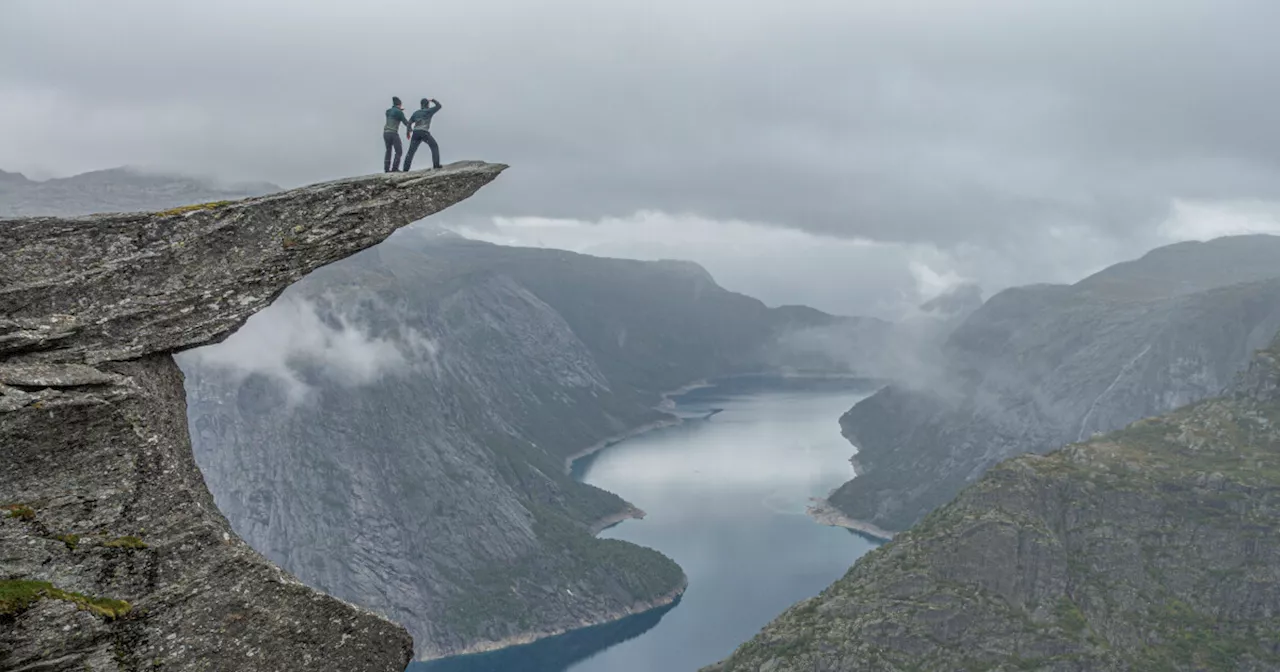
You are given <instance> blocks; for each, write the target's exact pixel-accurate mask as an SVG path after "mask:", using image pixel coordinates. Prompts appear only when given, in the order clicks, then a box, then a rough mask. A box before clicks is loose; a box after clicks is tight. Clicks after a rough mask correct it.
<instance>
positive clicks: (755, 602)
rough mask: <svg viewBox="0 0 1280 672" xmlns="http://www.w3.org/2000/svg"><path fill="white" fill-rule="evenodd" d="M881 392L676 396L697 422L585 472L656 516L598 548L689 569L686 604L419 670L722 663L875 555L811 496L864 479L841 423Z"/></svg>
mask: <svg viewBox="0 0 1280 672" xmlns="http://www.w3.org/2000/svg"><path fill="white" fill-rule="evenodd" d="M871 391H872V390H871V388H870V387H869V386H868V385H867V384H865V383H858V382H856V381H796V380H781V379H737V380H734V381H731V382H727V383H723V384H720V385H718V386H716V387H713V388H704V389H699V390H695V391H693V392H690V393H688V394H685V395H683V396H681V397H679V398H678V399H676V402H677V405H676V412H677V413H678V414H680V415H682V416H685V417H687V418H689V420H688V422H686V423H684V424H682V425H680V426H678V427H673V428H670V429H664V430H660V431H656V432H651V433H649V434H645V435H642V436H639V437H636V438H633V439H628V440H626V441H623V442H621V443H618V444H616V445H614V446H611V447H609V448H607V449H606V450H604V451H601V452H599V453H597V454H596V455H594V456H591V457H589V458H585V459H583V460H579V461H578V463H577V464H575V465H574V466H575V468H574V473H575V476H577V477H578V478H580V479H581V480H583V481H585V482H587V483H591V484H592V485H596V486H599V487H602V488H604V489H606V490H610V491H612V492H616V493H618V494H619V495H621V496H622V497H623V498H625V499H627V500H628V501H630V502H632V503H633V504H635V505H636V506H638V507H640V508H641V509H643V510H644V511H645V512H646V513H647V514H648V515H647V516H646V517H645V519H644V520H635V521H627V522H624V523H622V524H620V525H618V526H615V527H613V528H611V529H609V530H605V531H604V532H603V533H602V534H601V536H602V537H612V538H616V539H625V540H627V541H631V542H634V543H637V544H641V545H644V546H650V547H652V548H656V549H658V550H660V551H662V552H663V553H665V554H667V555H668V556H670V557H671V558H673V559H674V560H675V561H676V562H678V563H680V566H681V567H683V568H684V570H685V573H686V574H687V575H688V577H689V589H688V591H687V592H686V593H685V595H684V597H683V599H682V600H681V601H680V602H679V603H678V604H676V605H674V606H673V607H671V608H668V609H665V610H661V611H658V612H652V613H649V614H643V615H640V616H636V617H633V618H631V619H626V620H624V621H620V622H618V623H613V624H608V625H605V626H601V627H598V628H590V629H587V630H583V631H579V632H576V633H570V634H568V635H565V636H562V637H555V638H551V639H547V640H543V641H541V642H537V643H534V644H531V645H528V646H522V647H516V648H512V649H506V650H504V651H499V652H495V653H491V654H484V655H478V656H463V657H458V658H454V659H447V660H442V661H435V662H433V663H428V664H418V665H414V666H411V667H410V671H411V672H499V671H502V672H562V671H565V670H572V672H655V671H664V672H665V671H671V672H680V671H682V670H696V669H698V668H699V667H701V666H703V665H707V664H710V663H713V662H715V661H717V660H720V659H721V658H724V657H725V656H727V655H728V654H729V653H731V652H732V651H733V649H734V648H735V647H737V646H738V645H739V644H741V643H742V642H744V641H746V640H747V639H750V638H751V637H752V636H753V635H754V634H755V633H756V632H758V631H759V629H760V628H761V627H762V626H764V625H765V624H766V623H768V622H769V621H770V620H771V619H773V618H774V617H775V616H777V615H778V614H779V613H781V612H782V611H783V610H784V609H786V608H787V607H788V606H790V605H791V604H793V603H795V602H797V601H799V600H801V599H804V598H806V597H811V596H813V595H816V594H817V593H818V592H820V591H821V590H822V589H823V588H825V587H827V586H828V585H829V584H831V582H833V581H834V580H836V579H837V578H839V577H840V576H842V575H843V574H844V573H845V571H847V570H848V568H849V566H850V565H852V564H853V562H854V561H855V560H856V559H858V558H859V557H860V556H862V555H863V554H864V553H866V552H867V551H869V550H871V549H872V548H874V547H875V545H876V542H874V541H871V540H868V539H865V538H863V537H860V536H857V535H855V534H852V533H850V532H848V531H847V530H843V529H839V528H832V527H824V526H821V525H818V524H817V523H815V522H813V521H812V520H811V519H810V518H809V517H808V516H807V515H805V505H806V504H807V503H808V499H809V498H810V497H817V496H822V495H825V494H826V493H827V492H829V491H830V490H831V489H832V488H834V487H836V486H838V485H840V484H841V483H843V482H844V481H846V480H848V479H849V478H852V477H853V470H852V468H851V466H850V464H849V461H848V458H849V456H850V454H851V453H852V452H853V450H852V448H851V447H850V445H849V444H848V442H846V441H845V440H844V438H843V437H841V436H840V428H839V425H838V422H837V421H838V419H839V417H840V415H841V414H842V413H844V412H845V411H847V410H849V408H850V407H852V406H853V404H854V403H856V402H857V401H858V400H859V399H861V398H863V397H864V396H866V395H867V394H869V393H870V392H871ZM716 409H722V410H720V412H718V413H715V414H714V415H711V417H709V418H706V419H702V418H703V416H706V415H707V414H709V413H712V412H713V411H715V410H716Z"/></svg>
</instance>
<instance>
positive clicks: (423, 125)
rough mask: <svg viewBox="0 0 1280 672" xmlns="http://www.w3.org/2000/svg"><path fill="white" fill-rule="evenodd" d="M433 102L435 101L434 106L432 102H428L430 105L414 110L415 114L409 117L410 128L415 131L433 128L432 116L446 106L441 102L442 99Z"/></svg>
mask: <svg viewBox="0 0 1280 672" xmlns="http://www.w3.org/2000/svg"><path fill="white" fill-rule="evenodd" d="M431 102H433V103H435V106H434V107H431V106H430V103H428V107H424V108H422V109H420V110H418V111H416V112H414V113H413V116H412V117H409V121H408V125H409V127H410V128H412V129H413V130H415V131H429V130H431V117H434V116H435V114H436V112H439V111H440V108H442V107H444V106H443V105H441V104H440V101H431Z"/></svg>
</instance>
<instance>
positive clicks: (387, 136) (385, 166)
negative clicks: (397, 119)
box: [382, 132, 413, 173]
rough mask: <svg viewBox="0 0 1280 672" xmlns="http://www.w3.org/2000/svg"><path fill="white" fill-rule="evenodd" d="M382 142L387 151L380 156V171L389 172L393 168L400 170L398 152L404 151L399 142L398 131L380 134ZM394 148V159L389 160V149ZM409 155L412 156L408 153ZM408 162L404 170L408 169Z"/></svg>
mask: <svg viewBox="0 0 1280 672" xmlns="http://www.w3.org/2000/svg"><path fill="white" fill-rule="evenodd" d="M382 144H384V145H386V146H387V153H386V154H385V155H384V156H383V157H382V172H384V173H389V172H391V171H393V170H400V154H402V153H403V152H404V145H402V144H400V134H399V133H398V132H394V133H387V132H384V133H383V134H382ZM393 149H394V150H396V160H395V162H392V161H391V150H393ZM409 156H413V155H412V154H410V155H409ZM408 169H409V166H408V164H406V165H405V170H408Z"/></svg>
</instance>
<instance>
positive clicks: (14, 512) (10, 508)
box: [0, 504, 36, 520]
mask: <svg viewBox="0 0 1280 672" xmlns="http://www.w3.org/2000/svg"><path fill="white" fill-rule="evenodd" d="M0 509H3V510H4V512H5V516H6V517H8V518H17V519H18V520H35V518H36V511H35V509H33V508H31V507H29V506H27V505H26V504H9V505H7V506H0Z"/></svg>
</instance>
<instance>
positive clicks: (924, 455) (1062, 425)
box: [829, 236, 1280, 531]
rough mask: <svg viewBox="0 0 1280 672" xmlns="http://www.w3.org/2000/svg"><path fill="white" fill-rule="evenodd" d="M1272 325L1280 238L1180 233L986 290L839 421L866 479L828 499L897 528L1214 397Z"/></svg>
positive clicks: (1277, 325)
mask: <svg viewBox="0 0 1280 672" xmlns="http://www.w3.org/2000/svg"><path fill="white" fill-rule="evenodd" d="M1277 329H1280V237H1275V236H1241V237H1235V238H1223V239H1218V240H1215V241H1211V242H1209V243H1180V244H1178V245H1173V246H1169V247H1165V248H1160V249H1157V250H1154V251H1152V252H1151V253H1149V254H1147V255H1146V256H1144V257H1143V258H1141V259H1138V260H1135V261H1131V262H1126V263H1124V264H1119V265H1117V266H1114V267H1112V268H1109V269H1107V270H1104V271H1102V272H1100V273H1098V274H1096V275H1094V276H1092V277H1090V278H1087V279H1085V280H1083V281H1081V282H1079V283H1077V284H1075V285H1072V286H1060V285H1036V286H1031V287H1020V288H1015V289H1011V290H1007V291H1005V292H1002V293H1000V294H997V295H996V296H994V297H992V298H991V299H990V300H989V301H987V303H986V304H985V305H983V307H982V308H981V309H979V310H978V311H977V312H975V313H974V314H973V315H971V316H970V317H969V318H968V319H967V320H966V321H965V322H964V324H962V325H961V326H960V327H959V328H958V329H957V330H956V331H955V332H954V333H953V334H952V335H951V337H950V338H949V340H948V341H947V343H946V345H945V347H944V348H943V352H942V354H943V356H942V358H941V364H940V366H939V368H938V369H937V370H936V371H926V372H923V373H921V375H918V376H916V378H917V379H916V380H914V381H908V382H904V383H899V384H894V385H891V386H889V387H887V388H885V389H884V390H882V391H880V392H879V393H877V394H875V395H873V396H872V397H869V398H868V399H866V400H864V401H862V402H860V403H859V404H858V405H857V406H855V407H854V408H853V409H852V410H850V411H849V412H848V413H847V414H846V415H845V416H844V417H843V418H841V427H842V428H843V430H844V432H845V435H846V436H847V437H848V438H849V440H850V441H851V442H852V443H853V444H854V445H856V446H857V448H858V454H857V456H856V457H855V462H856V466H857V469H858V473H859V476H858V477H857V478H855V479H854V480H852V481H850V482H849V483H847V484H845V485H844V486H843V487H841V488H840V489H839V490H837V491H836V492H834V493H832V495H831V496H830V498H829V499H830V502H831V504H833V505H835V506H836V507H838V508H839V509H840V510H841V511H842V512H843V513H844V514H846V515H847V516H849V517H850V518H853V519H856V520H860V521H864V522H868V523H871V524H873V525H876V526H878V527H881V528H886V529H888V530H891V531H896V530H903V529H906V528H907V527H909V526H910V525H912V524H913V523H915V522H916V521H917V520H919V519H920V518H921V517H922V516H923V515H924V514H926V513H928V512H929V511H930V510H932V509H933V508H935V507H937V506H940V505H941V504H943V503H945V502H947V501H949V500H950V499H951V498H952V497H954V496H955V495H956V493H958V492H959V491H960V490H961V489H962V488H963V487H964V486H965V485H967V484H969V483H972V482H973V481H974V480H975V479H976V478H977V477H978V476H980V475H981V474H982V473H983V472H984V471H985V470H986V469H987V468H989V467H991V466H992V465H994V464H996V463H997V462H999V461H1001V460H1003V459H1005V458H1008V457H1011V456H1014V455H1018V454H1021V453H1025V452H1044V451H1047V450H1052V449H1054V448H1057V447H1059V446H1062V445H1064V444H1066V443H1069V442H1071V441H1080V440H1084V439H1087V438H1089V437H1090V436H1092V435H1093V434H1094V433H1097V432H1104V431H1110V430H1113V429H1117V428H1120V427H1123V426H1124V425H1126V424H1128V423H1130V422H1133V421H1134V420H1137V419H1138V418H1142V417H1147V416H1151V415H1155V414H1159V413H1164V412H1167V411H1169V410H1172V409H1174V408H1177V407H1179V406H1182V405H1184V404H1188V403H1191V402H1193V401H1197V400H1200V399H1204V398H1207V397H1211V396H1214V395H1216V394H1218V393H1219V392H1221V390H1222V389H1223V388H1224V387H1225V386H1226V385H1227V384H1229V383H1230V381H1231V380H1232V377H1233V376H1234V375H1235V374H1236V373H1237V372H1238V371H1240V369H1241V368H1242V367H1244V366H1245V365H1246V364H1247V363H1248V361H1249V357H1250V355H1251V353H1252V352H1253V351H1254V350H1255V349H1257V348H1260V347H1262V346H1264V345H1266V343H1267V342H1268V341H1269V340H1270V338H1271V336H1272V335H1273V334H1274V333H1275V332H1276V330H1277Z"/></svg>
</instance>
